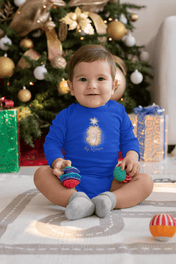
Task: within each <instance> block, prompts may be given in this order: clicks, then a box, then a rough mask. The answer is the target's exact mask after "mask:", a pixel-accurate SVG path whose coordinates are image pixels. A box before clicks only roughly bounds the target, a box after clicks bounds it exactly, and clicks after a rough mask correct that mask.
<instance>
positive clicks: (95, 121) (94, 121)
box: [90, 117, 98, 126]
mask: <svg viewBox="0 0 176 264" xmlns="http://www.w3.org/2000/svg"><path fill="white" fill-rule="evenodd" d="M90 123H91V124H92V125H94V126H95V125H97V123H98V120H97V119H96V118H95V117H94V118H90Z"/></svg>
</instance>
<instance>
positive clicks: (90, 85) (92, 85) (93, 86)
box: [88, 81, 97, 89]
mask: <svg viewBox="0 0 176 264" xmlns="http://www.w3.org/2000/svg"><path fill="white" fill-rule="evenodd" d="M96 88H97V83H96V81H89V82H88V89H96Z"/></svg>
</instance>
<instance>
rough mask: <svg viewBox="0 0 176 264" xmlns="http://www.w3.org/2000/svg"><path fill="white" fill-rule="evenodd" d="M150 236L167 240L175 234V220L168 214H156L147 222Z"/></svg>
mask: <svg viewBox="0 0 176 264" xmlns="http://www.w3.org/2000/svg"><path fill="white" fill-rule="evenodd" d="M149 228H150V232H151V234H152V236H153V237H154V238H156V239H158V240H160V241H167V240H169V239H170V238H171V237H173V236H174V235H175V232H176V222H175V219H174V218H173V216H171V215H169V214H156V215H155V216H154V217H152V219H151V221H150V224H149Z"/></svg>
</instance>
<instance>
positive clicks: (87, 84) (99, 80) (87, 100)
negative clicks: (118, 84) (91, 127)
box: [68, 60, 115, 108]
mask: <svg viewBox="0 0 176 264" xmlns="http://www.w3.org/2000/svg"><path fill="white" fill-rule="evenodd" d="M68 84H69V87H70V91H71V95H74V96H75V97H76V99H77V101H78V102H79V103H80V104H81V105H82V106H85V107H89V108H96V107H100V106H103V105H105V104H106V103H107V102H108V101H109V100H110V98H111V95H112V94H114V89H115V81H113V80H112V75H111V68H110V66H109V64H108V62H107V61H102V60H98V61H93V62H80V63H79V64H77V65H76V66H75V68H74V76H73V81H72V82H70V81H68Z"/></svg>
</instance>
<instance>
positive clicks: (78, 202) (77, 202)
mask: <svg viewBox="0 0 176 264" xmlns="http://www.w3.org/2000/svg"><path fill="white" fill-rule="evenodd" d="M94 211H95V205H94V204H93V203H92V201H91V200H90V199H89V197H88V196H87V195H86V194H85V193H84V192H76V193H74V194H72V196H71V197H70V199H69V203H68V205H67V207H66V210H65V216H66V217H67V219H70V220H76V219H80V218H83V217H87V216H90V215H92V214H93V213H94Z"/></svg>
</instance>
